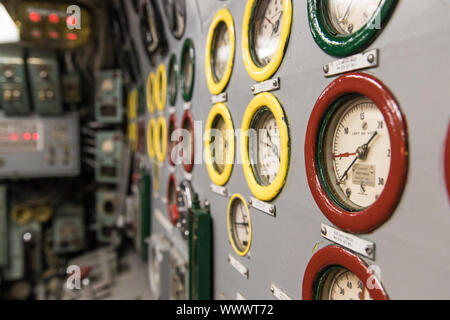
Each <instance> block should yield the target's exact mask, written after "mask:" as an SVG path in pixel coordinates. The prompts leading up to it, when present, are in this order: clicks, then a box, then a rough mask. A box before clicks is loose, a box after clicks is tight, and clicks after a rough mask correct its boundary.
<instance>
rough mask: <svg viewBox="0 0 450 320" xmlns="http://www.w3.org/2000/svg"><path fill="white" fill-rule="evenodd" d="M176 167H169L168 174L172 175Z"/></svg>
mask: <svg viewBox="0 0 450 320" xmlns="http://www.w3.org/2000/svg"><path fill="white" fill-rule="evenodd" d="M176 169H177V168H176V167H174V166H169V172H170V173H174V172H175V171H176Z"/></svg>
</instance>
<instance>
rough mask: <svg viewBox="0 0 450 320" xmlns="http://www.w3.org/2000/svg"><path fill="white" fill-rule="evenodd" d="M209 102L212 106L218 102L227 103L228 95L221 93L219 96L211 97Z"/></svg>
mask: <svg viewBox="0 0 450 320" xmlns="http://www.w3.org/2000/svg"><path fill="white" fill-rule="evenodd" d="M209 101H210V102H211V103H212V104H216V103H220V102H227V101H228V94H227V93H226V92H223V93H221V94H218V95H216V96H212V97H211V98H210V99H209Z"/></svg>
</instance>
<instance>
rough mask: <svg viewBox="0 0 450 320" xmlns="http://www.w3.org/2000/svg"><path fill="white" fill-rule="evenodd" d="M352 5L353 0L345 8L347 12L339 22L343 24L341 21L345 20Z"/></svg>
mask: <svg viewBox="0 0 450 320" xmlns="http://www.w3.org/2000/svg"><path fill="white" fill-rule="evenodd" d="M352 4H353V0H351V1H350V3H349V5H348V7H347V11H346V12H345V14H344V16H343V17H342V18H340V19H339V22H343V21H345V19H347V17H348V15H349V13H350V9H351V7H352Z"/></svg>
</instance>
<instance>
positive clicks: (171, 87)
mask: <svg viewBox="0 0 450 320" xmlns="http://www.w3.org/2000/svg"><path fill="white" fill-rule="evenodd" d="M168 70H169V75H168V79H167V86H168V90H167V95H168V98H169V103H170V105H171V106H174V105H175V102H176V101H177V93H178V64H177V57H176V56H175V55H174V54H172V55H171V56H170V60H169V67H168Z"/></svg>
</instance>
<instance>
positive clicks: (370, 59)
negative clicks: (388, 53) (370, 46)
mask: <svg viewBox="0 0 450 320" xmlns="http://www.w3.org/2000/svg"><path fill="white" fill-rule="evenodd" d="M378 57H379V55H378V49H374V50H371V51H368V52H363V53H359V54H355V55H353V56H350V57H347V58H344V59H340V60H336V61H333V62H331V63H329V64H327V65H325V66H324V67H323V72H324V73H325V77H332V76H335V75H338V74H342V73H345V72H350V71H356V70H361V69H367V68H373V67H378V60H379V59H378Z"/></svg>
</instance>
